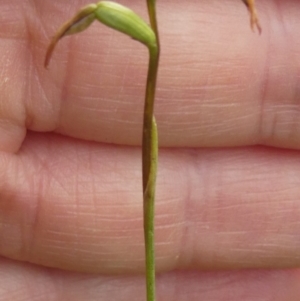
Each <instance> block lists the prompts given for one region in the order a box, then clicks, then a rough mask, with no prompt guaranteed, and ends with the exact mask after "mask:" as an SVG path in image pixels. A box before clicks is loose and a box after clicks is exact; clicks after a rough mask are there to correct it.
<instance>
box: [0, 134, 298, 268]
mask: <svg viewBox="0 0 300 301" xmlns="http://www.w3.org/2000/svg"><path fill="white" fill-rule="evenodd" d="M28 136H29V137H28V139H26V143H25V144H24V146H23V148H22V151H21V152H20V154H19V155H18V156H14V155H8V154H6V155H4V154H2V155H1V162H2V163H1V164H2V166H3V170H2V172H1V179H0V183H1V184H0V185H1V186H0V193H1V203H0V225H1V227H0V241H1V242H2V244H1V246H0V254H1V255H2V256H5V257H9V258H12V259H17V260H22V261H27V262H32V263H36V264H41V265H45V266H50V267H57V268H62V269H68V270H74V271H85V272H97V273H98V272H102V273H125V272H126V273H129V272H131V273H136V272H141V271H143V269H144V240H143V221H142V216H143V214H142V201H141V200H142V189H141V187H142V183H141V171H140V170H141V167H140V165H141V163H140V150H139V149H137V148H132V147H131V148H126V147H116V146H108V145H107V146H101V145H97V144H92V143H84V142H80V141H78V140H67V141H65V139H63V138H62V137H59V136H49V135H48V136H45V135H37V134H32V133H31V134H30V135H28ZM298 162H299V153H297V152H295V151H284V150H274V149H264V148H258V147H257V148H241V149H235V150H234V149H224V150H188V149H182V150H178V151H175V150H171V149H167V150H161V151H160V160H159V164H160V165H159V166H160V167H159V171H158V182H157V197H156V199H157V203H156V213H155V216H156V217H155V223H156V224H155V225H156V238H155V241H156V256H157V269H158V271H167V270H173V269H220V268H222V269H233V268H271V267H272V268H274V267H277V268H287V267H297V266H299V264H300V256H299V254H300V252H299V242H298V237H299V232H300V223H299V220H300V205H299V201H298V200H299V198H300V190H299V187H300V185H299V184H300V170H299V164H298Z"/></svg>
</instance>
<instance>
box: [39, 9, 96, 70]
mask: <svg viewBox="0 0 300 301" xmlns="http://www.w3.org/2000/svg"><path fill="white" fill-rule="evenodd" d="M95 9H97V5H96V4H90V5H87V6H85V7H83V8H82V9H80V10H79V11H78V12H77V14H76V15H75V16H74V17H73V18H71V19H70V20H68V21H67V22H66V23H64V24H63V25H62V26H61V27H60V28H59V30H58V31H57V32H56V33H55V35H54V37H53V38H52V40H51V42H50V44H49V46H48V49H47V52H46V56H45V61H44V66H45V68H47V66H48V65H49V62H50V59H51V56H52V53H53V51H54V49H55V46H56V44H57V43H58V41H59V40H60V39H61V38H63V37H64V36H66V35H71V34H74V33H77V32H80V31H83V30H85V29H86V28H87V27H88V26H89V25H90V24H91V23H92V22H93V21H94V20H95V15H94V11H95Z"/></svg>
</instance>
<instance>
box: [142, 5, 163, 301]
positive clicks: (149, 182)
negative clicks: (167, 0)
mask: <svg viewBox="0 0 300 301" xmlns="http://www.w3.org/2000/svg"><path fill="white" fill-rule="evenodd" d="M147 5H148V12H149V18H150V23H151V27H152V29H153V31H154V33H155V35H156V41H157V45H156V47H151V48H149V69H148V76H147V87H146V96H145V107H144V125H143V147H142V153H143V154H142V157H143V197H144V238H145V256H146V289H147V301H155V241H154V205H155V185H156V169H157V158H158V138H157V127H156V122H155V117H154V115H153V110H154V100H155V90H156V79H157V71H158V64H159V52H160V46H159V45H160V44H159V37H158V28H157V21H156V10H155V0H148V1H147Z"/></svg>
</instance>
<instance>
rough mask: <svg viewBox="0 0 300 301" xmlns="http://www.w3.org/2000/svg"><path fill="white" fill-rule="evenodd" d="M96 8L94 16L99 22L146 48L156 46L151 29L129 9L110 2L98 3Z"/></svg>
mask: <svg viewBox="0 0 300 301" xmlns="http://www.w3.org/2000/svg"><path fill="white" fill-rule="evenodd" d="M97 6H98V7H97V9H96V10H95V15H96V18H97V19H98V20H99V21H100V22H102V23H103V24H105V25H107V26H109V27H111V28H114V29H116V30H118V31H120V32H123V33H125V34H127V35H129V36H130V37H132V38H133V39H135V40H137V41H139V42H141V43H143V44H145V45H146V46H147V47H155V46H156V38H155V34H154V32H153V30H152V29H151V27H150V26H149V25H148V24H147V23H146V22H145V21H144V20H143V19H142V18H141V17H140V16H138V15H137V14H136V13H135V12H133V11H132V10H131V9H129V8H127V7H125V6H123V5H120V4H118V3H115V2H111V1H100V2H98V3H97Z"/></svg>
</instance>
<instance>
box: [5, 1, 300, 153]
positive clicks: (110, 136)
mask: <svg viewBox="0 0 300 301" xmlns="http://www.w3.org/2000/svg"><path fill="white" fill-rule="evenodd" d="M5 2H7V1H5ZM12 2H16V0H14V1H10V2H9V3H12ZM17 2H19V1H17ZM77 4H78V5H77ZM125 4H126V3H125ZM128 4H129V5H130V7H132V8H133V9H134V10H136V11H137V12H142V14H143V16H146V15H145V11H146V10H145V4H142V3H141V2H140V1H134V2H132V1H130V2H128ZM81 5H82V3H81V2H79V1H75V2H74V1H73V2H72V6H71V5H68V4H66V3H63V4H62V3H61V2H59V1H58V2H56V1H42V2H38V3H35V6H34V7H32V6H31V5H29V4H27V5H26V6H25V4H23V5H20V6H18V5H12V4H8V7H13V8H14V10H13V9H11V11H10V10H6V12H7V14H6V19H5V20H4V21H5V22H3V23H4V24H3V26H2V27H1V29H0V30H1V32H0V35H1V37H2V38H3V37H4V38H7V34H8V33H11V34H12V35H13V38H12V39H11V40H10V41H9V43H7V39H5V40H4V39H2V45H1V46H3V48H1V47H0V49H5V51H3V53H1V55H2V57H4V59H3V60H6V61H10V62H11V63H10V64H7V65H5V64H4V67H3V68H4V69H3V72H2V75H1V76H5V78H4V79H6V81H4V82H5V85H4V86H2V92H1V93H2V97H3V99H4V103H5V106H3V107H1V111H0V115H1V117H2V120H7V122H5V123H4V122H2V124H4V125H5V126H4V125H3V126H2V130H1V128H0V137H1V138H0V139H1V141H0V142H1V143H0V145H1V147H2V149H3V150H5V151H15V150H16V149H17V148H18V147H19V146H20V144H21V142H22V139H23V138H24V133H25V129H26V128H28V129H31V130H34V131H56V132H58V133H62V134H65V135H68V136H72V137H77V138H82V139H87V140H95V141H100V142H109V143H118V144H129V145H139V144H140V142H141V138H140V137H141V126H142V111H143V98H144V90H145V81H146V69H147V60H148V58H147V57H148V55H147V50H146V49H145V47H143V46H142V45H139V44H138V43H137V42H136V41H131V40H130V39H128V38H127V37H123V36H122V35H121V34H119V33H117V32H113V31H112V30H110V29H107V28H104V26H100V24H95V26H92V27H91V28H90V29H89V30H88V31H87V32H85V33H82V34H81V35H78V36H76V37H70V38H66V39H64V40H62V41H61V43H60V44H59V45H58V46H57V49H56V52H55V53H54V56H53V60H52V62H51V65H50V67H49V70H48V71H46V70H44V68H43V61H44V56H45V51H46V48H47V44H48V42H49V39H50V36H52V35H53V34H54V32H55V30H56V29H57V28H58V27H59V26H60V25H61V23H63V22H64V21H65V20H66V19H67V18H69V17H70V16H71V15H72V12H73V11H74V12H75V11H76V10H77V8H79V7H80V6H81ZM257 5H258V11H259V14H260V20H261V23H262V27H263V34H262V35H261V36H258V35H256V34H253V33H252V32H251V30H250V28H249V20H248V14H247V11H246V9H245V7H244V6H243V5H242V3H241V2H238V1H233V0H232V1H226V2H224V1H223V2H222V1H219V2H216V5H214V3H212V2H211V1H210V2H199V1H190V2H189V3H188V4H187V3H186V2H180V3H178V4H176V5H174V2H173V1H167V2H164V3H159V7H158V11H159V24H160V32H161V42H162V43H161V44H162V53H161V66H160V70H159V82H158V90H157V101H156V116H157V121H158V126H159V131H160V144H161V145H162V146H193V147H195V146H237V145H252V144H265V145H273V146H278V147H285V148H299V143H300V142H299V141H300V137H299V122H300V121H299V120H300V118H299V116H298V115H299V114H298V111H299V110H298V102H299V93H298V92H297V91H298V80H297V79H298V69H299V64H300V62H299V59H298V58H299V57H300V56H299V52H300V47H299V43H297V42H296V41H298V39H299V36H298V35H299V30H298V28H299V22H300V21H299V20H300V18H299V14H300V13H299V14H298V12H300V9H297V6H298V5H300V2H299V1H293V0H289V1H282V2H280V5H279V6H275V5H274V2H272V1H264V2H263V1H259V2H258V3H257ZM24 16H25V17H24ZM16 20H19V21H16ZM96 25H98V26H96ZM24 28H25V29H26V30H24ZM24 41H25V42H24ZM4 44H5V46H4ZM15 70H17V71H18V72H15ZM24 79H26V82H25V81H24ZM16 86H17V87H18V89H17V90H16V89H15V87H16ZM4 116H5V117H4Z"/></svg>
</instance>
